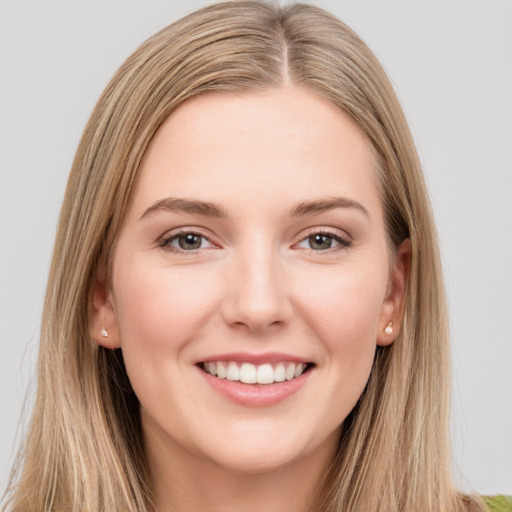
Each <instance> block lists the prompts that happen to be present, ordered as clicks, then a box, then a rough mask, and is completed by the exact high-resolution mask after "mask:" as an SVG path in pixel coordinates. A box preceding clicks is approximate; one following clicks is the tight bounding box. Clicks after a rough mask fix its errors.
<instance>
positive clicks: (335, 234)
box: [293, 226, 354, 253]
mask: <svg viewBox="0 0 512 512" xmlns="http://www.w3.org/2000/svg"><path fill="white" fill-rule="evenodd" d="M316 234H322V235H328V236H330V237H331V238H334V239H335V240H337V241H338V242H339V243H340V246H339V247H333V248H330V249H325V250H323V251H316V250H314V249H309V250H310V251H311V252H314V253H320V252H322V253H328V252H334V251H337V250H341V249H346V248H347V247H350V246H351V245H352V243H353V241H354V240H353V238H352V237H351V236H350V235H349V234H348V233H347V232H346V231H344V230H342V229H339V228H332V227H327V226H313V227H311V228H308V229H306V230H304V231H302V232H301V233H300V235H299V237H298V238H299V239H298V241H297V242H295V243H294V245H293V247H294V248H295V247H297V246H298V244H300V243H301V242H303V241H304V240H306V239H307V238H309V237H310V236H312V235H316Z"/></svg>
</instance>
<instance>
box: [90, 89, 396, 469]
mask: <svg viewBox="0 0 512 512" xmlns="http://www.w3.org/2000/svg"><path fill="white" fill-rule="evenodd" d="M400 257H401V256H400V253H399V256H398V258H399V259H400ZM388 258H389V250H388V246H387V243H386V234H385V224H384V216H383V208H382V203H381V199H380V197H379V191H378V187H377V184H376V163H375V160H374V156H373V153H372V151H371V148H370V144H369V143H368V141H367V140H366V139H365V137H364V136H363V134H362V132H361V131H360V129H359V128H358V127H357V126H356V125H355V124H354V122H353V121H352V120H351V119H350V118H349V117H348V116H346V115H344V114H343V113H341V112H340V111H338V110H337V109H336V108H335V107H334V106H333V105H331V104H330V103H328V102H327V101H325V100H323V99H321V98H319V97H318V96H316V95H315V94H314V93H312V92H310V91H308V90H305V89H301V88H282V89H278V90H270V91H263V92H257V93H253V92H251V93H245V94H240V95H235V94H230V95H229V94H228V95H226V94H218V93H211V94H205V95H203V96H201V97H197V98H194V99H192V100H190V101H188V102H186V103H185V104H184V105H182V106H181V107H180V108H179V109H178V110H177V111H176V112H175V113H173V114H172V115H171V116H170V118H169V119H167V121H166V122H165V123H164V124H163V125H162V127H161V128H160V129H159V130H158V132H157V134H156V135H155V137H154V139H153V140H152V142H151V144H150V146H149V148H148V150H147V152H146V154H145V156H144V158H143V161H142V164H141V167H140V170H139V175H138V181H137V183H136V186H135V189H134V191H133V194H132V197H131V202H130V205H129V208H128V212H127V215H126V218H125V220H124V224H123V226H122V229H121V231H120V234H119V238H118V241H117V243H116V246H115V250H114V254H113V262H112V288H111V289H110V290H106V298H105V302H104V303H103V304H98V299H97V297H99V296H101V294H99V293H97V294H96V300H95V304H96V306H97V314H96V320H95V322H96V324H95V327H94V329H95V330H96V333H95V334H96V336H95V337H96V339H100V340H101V343H102V344H105V345H107V346H110V347H112V346H120V347H122V352H123V356H124V361H125V364H126V369H127V372H128V375H129V378H130V381H131V383H132V386H133V389H134V390H135V393H136V394H137V396H138V398H139V400H140V403H141V415H142V424H143V429H144V435H145V438H146V442H147V446H148V447H149V448H148V449H149V450H150V452H151V451H152V452H153V454H154V455H155V456H156V457H158V456H160V455H162V454H165V455H166V456H167V455H169V456H171V455H172V456H179V455H181V454H184V453H186V454H187V456H188V457H192V458H196V459H197V460H203V461H209V462H210V463H213V464H218V465H221V466H224V467H226V468H230V469H232V470H235V471H241V472H245V473H247V472H262V471H268V470H272V469H276V468H280V467H283V466H286V465H288V464H292V463H293V462H295V461H298V460H307V459H308V458H313V457H317V456H320V454H323V455H321V456H322V457H323V456H328V455H329V454H332V453H333V451H334V450H335V446H336V443H337V440H338V435H339V431H340V426H341V424H342V422H343V420H344V419H345V417H346V416H347V415H348V414H349V412H350V411H351V409H352V408H353V407H354V405H355V403H356V402H357V400H358V398H359V397H360V395H361V393H362V391H363V389H364V387H365V384H366V382H367V380H368V376H369V373H370V369H371V367H372V361H373V357H374V352H375V349H376V346H377V345H378V344H381V345H384V344H386V343H390V342H391V341H392V339H393V338H394V335H391V336H389V335H386V334H385V333H384V328H385V327H386V325H387V324H388V323H389V322H390V321H392V320H393V321H394V322H395V325H396V324H397V323H398V321H399V303H400V300H401V297H402V294H403V275H402V274H403V270H402V266H401V265H399V264H398V263H397V264H396V265H395V269H394V270H393V268H392V265H391V266H390V261H389V259H388ZM390 268H391V271H390ZM98 286H100V287H101V286H102V285H98ZM100 302H101V301H100ZM100 319H101V320H100ZM102 322H105V325H106V327H107V330H108V331H109V333H110V335H109V338H101V337H99V329H100V328H101V327H100V324H101V323H102ZM212 374H213V375H212ZM255 380H256V382H255ZM244 381H245V382H244ZM162 456H163V455H162Z"/></svg>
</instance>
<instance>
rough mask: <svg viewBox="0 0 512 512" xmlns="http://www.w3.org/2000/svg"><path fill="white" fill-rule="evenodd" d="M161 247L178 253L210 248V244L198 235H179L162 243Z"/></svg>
mask: <svg viewBox="0 0 512 512" xmlns="http://www.w3.org/2000/svg"><path fill="white" fill-rule="evenodd" d="M161 245H162V246H163V247H168V248H170V249H175V250H179V251H197V250H198V249H204V248H205V247H209V246H211V245H212V244H211V242H210V241H209V240H208V239H207V238H205V237H204V236H202V235H200V234H198V233H180V234H178V235H173V236H170V237H169V238H166V239H165V240H163V241H162V243H161Z"/></svg>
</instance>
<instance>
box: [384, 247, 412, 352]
mask: <svg viewBox="0 0 512 512" xmlns="http://www.w3.org/2000/svg"><path fill="white" fill-rule="evenodd" d="M410 266H411V241H410V240H409V239H408V238H407V239H405V240H404V241H403V242H402V243H401V244H400V246H399V248H398V251H397V253H396V257H395V261H394V264H393V268H392V271H391V274H390V278H389V289H388V293H387V296H386V299H385V301H384V303H383V305H382V312H381V318H380V325H379V332H378V333H377V345H379V346H381V347H384V346H387V345H390V344H391V343H393V341H395V339H396V338H397V336H398V334H399V332H400V325H401V323H402V317H403V313H404V308H405V300H406V295H407V282H408V280H409V271H410Z"/></svg>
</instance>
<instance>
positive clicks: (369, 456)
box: [8, 0, 465, 512]
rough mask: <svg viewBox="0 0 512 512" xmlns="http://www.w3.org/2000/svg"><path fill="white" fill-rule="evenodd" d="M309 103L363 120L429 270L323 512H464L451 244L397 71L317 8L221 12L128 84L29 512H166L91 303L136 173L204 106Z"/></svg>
mask: <svg viewBox="0 0 512 512" xmlns="http://www.w3.org/2000/svg"><path fill="white" fill-rule="evenodd" d="M283 85H293V86H298V87H305V88H307V89H309V90H311V91H314V92H315V93H317V94H319V95H320V96H322V97H323V98H325V99H327V100H328V101H330V102H332V103H333V104H334V105H336V106H337V107H339V108H340V109H341V110H342V111H344V112H345V113H347V114H348V115H349V116H350V117H351V118H352V119H353V120H354V121H355V122H356V123H357V124H358V126H359V127H360V128H361V129H362V131H363V132H364V133H365V135H366V137H367V138H368V140H369V141H370V143H371V145H372V147H373V150H374V151H375V154H376V155H377V160H378V163H379V166H378V182H379V187H380V192H381V197H382V201H383V205H384V210H385V217H386V225H387V230H388V238H389V243H390V249H391V251H396V249H397V248H398V246H399V244H400V243H401V242H402V241H403V240H404V239H406V238H409V239H410V242H411V248H412V261H411V268H410V276H409V281H408V291H407V301H406V305H405V312H404V320H403V324H402V327H401V330H400V331H401V332H400V335H399V337H398V339H397V340H396V341H395V342H394V343H393V344H392V345H390V346H389V347H379V348H377V351H376V355H375V361H374V365H373V369H372V372H371V376H370V379H369V381H368V384H367V386H366V389H365V391H364V393H363V395H362V396H361V398H360V400H359V402H358V404H357V406H356V407H355V409H354V410H353V411H352V412H351V414H350V415H349V417H348V418H347V419H346V420H345V422H344V425H343V434H342V437H341V439H340V445H339V446H340V447H339V450H338V453H337V454H336V456H335V458H334V460H333V462H332V467H331V471H330V473H329V475H328V476H327V478H326V481H325V484H324V487H323V488H322V489H321V492H320V493H319V496H318V503H316V504H315V510H322V511H325V512H334V511H337V512H341V511H342V510H351V511H365V512H377V511H381V510H386V511H390V512H391V511H406V510H407V511H411V510H418V511H429V512H441V511H443V512H445V511H453V512H456V511H459V510H462V509H463V508H464V506H465V505H464V500H463V499H462V498H461V497H460V496H459V495H458V494H457V493H456V492H455V491H454V489H453V486H452V482H451V478H450V457H449V453H450V446H449V436H448V432H449V424H448V414H449V393H450V387H449V374H450V363H449V347H448V320H447V314H446V306H445V294H444V288H443V280H442V272H441V266H440V257H439V251H438V243H437V239H436V232H435V228H434V222H433V216H432V212H431V209H430V205H429V201H428V194H427V190H426V186H425V183H424V179H423V176H422V172H421V166H420V163H419V159H418V156H417V153H416V150H415V147H414V143H413V140H412V137H411V134H410V131H409V128H408V126H407V122H406V120H405V117H404V115H403V113H402V110H401V108H400V105H399V102H398V100H397V98H396V95H395V93H394V91H393V88H392V86H391V84H390V82H389V80H388V78H387V77H386V75H385V73H384V71H383V69H382V67H381V65H380V64H379V62H378V61H377V59H376V58H375V56H374V55H373V54H372V52H371V51H370V50H369V49H368V47H367V46H366V45H365V44H364V43H363V42H362V41H361V40H360V39H359V37H358V36H357V35H356V34H355V33H354V32H353V31H352V30H351V29H349V28H348V27H347V26H346V25H344V24H343V23H342V22H340V21H339V20H338V19H337V18H335V17H334V16H332V15H331V14H329V13H327V12H325V11H323V10H321V9H319V8H317V7H313V6H310V5H302V4H297V5H291V6H286V7H278V6H276V5H273V4H269V3H265V2H260V1H251V0H248V1H234V2H225V3H219V4H214V5H211V6H209V7H206V8H204V9H201V10H199V11H196V12H194V13H192V14H190V15H188V16H186V17H184V18H182V19H180V20H179V21H177V22H175V23H173V24H172V25H170V26H169V27H167V28H165V29H163V30H161V31H160V32H158V33H157V34H155V35H154V36H152V37H151V38H150V39H148V40H147V41H146V42H145V43H143V44H142V46H140V48H139V49H137V50H136V51H135V52H134V53H133V54H132V55H131V56H130V57H129V58H128V59H127V60H126V62H125V63H124V64H123V65H122V66H121V68H120V69H119V70H118V71H117V73H116V74H115V75H114V77H113V78H112V80H111V82H110V83H109V85H108V86H107V88H106V89H105V91H104V92H103V94H102V96H101V97H100V99H99V101H98V103H97V105H96V106H95V108H94V111H93V113H92V115H91V118H90V120H89V122H88V124H87V126H86V128H85V131H84V133H83V136H82V139H81V141H80V144H79V147H78V150H77V154H76V157H75V160H74V162H73V166H72V169H71V174H70V177H69V181H68V185H67V190H66V194H65V198H64V203H63V206H62V210H61V215H60V220H59V227H58V231H57V236H56V241H55V247H54V254H53V260H52V264H51V269H50V274H49V279H48V288H47V295H46V299H45V304H44V313H43V321H42V329H41V345H40V353H39V362H38V385H37V396H36V401H35V408H34V413H33V419H32V424H31V426H30V429H29V431H28V435H27V439H26V443H25V446H24V448H23V452H22V454H21V460H22V463H23V465H22V466H20V473H19V475H16V474H13V477H12V480H11V489H10V494H9V496H8V503H10V509H11V510H12V511H24V512H25V511H29V510H37V511H41V510H45V511H49V510H60V509H66V510H69V511H73V512H74V511H83V510H98V511H99V510H105V511H112V510H124V511H133V512H135V511H137V512H141V511H145V510H150V509H151V486H150V483H149V470H148V467H147V464H146V460H145V455H144V446H143V438H142V432H141V424H140V414H139V403H138V400H137V398H136V396H135V394H134V392H133V390H132V388H131V386H130V383H129V380H128V377H127V375H126V370H125V368H124V363H123V358H122V353H121V351H120V350H114V351H109V350H106V349H104V348H103V347H98V346H97V345H96V344H95V343H93V341H92V340H91V338H90V335H89V313H90V294H91V286H92V283H93V281H94V279H95V274H96V271H97V268H98V264H99V263H100V260H102V259H103V260H104V261H105V262H106V264H107V266H108V265H109V264H110V259H111V258H110V255H111V253H112V250H113V247H114V244H115V241H116V236H117V233H118V232H119V229H120V227H121V224H122V222H123V219H124V215H125V211H126V208H127V204H128V201H129V199H130V193H131V190H132V188H133V186H134V183H135V181H136V179H137V170H138V167H139V164H140V161H141V159H142V156H143V154H144V152H145V151H146V148H147V146H148V144H149V142H150V141H151V139H152V137H153V135H154V134H155V132H156V131H157V130H158V128H159V127H160V125H161V124H162V123H163V122H164V121H165V119H167V117H168V116H169V115H172V113H173V111H174V110H175V109H176V108H177V107H178V106H179V105H181V104H182V103H184V102H185V101H187V100H188V99H190V98H193V97H195V96H198V95H200V94H204V93H207V92H213V91H215V92H221V93H226V94H232V93H238V92H240V93H241V92H247V91H252V90H258V89H264V88H279V87H282V86H283Z"/></svg>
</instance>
